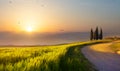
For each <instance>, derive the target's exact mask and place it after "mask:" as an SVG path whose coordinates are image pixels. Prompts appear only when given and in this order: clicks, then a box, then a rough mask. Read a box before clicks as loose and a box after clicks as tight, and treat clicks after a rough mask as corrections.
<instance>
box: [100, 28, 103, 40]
mask: <svg viewBox="0 0 120 71" xmlns="http://www.w3.org/2000/svg"><path fill="white" fill-rule="evenodd" d="M99 39H101V40H102V39H103V31H102V28H101V29H100V35H99Z"/></svg>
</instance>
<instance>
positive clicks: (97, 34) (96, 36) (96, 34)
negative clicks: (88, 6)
mask: <svg viewBox="0 0 120 71" xmlns="http://www.w3.org/2000/svg"><path fill="white" fill-rule="evenodd" d="M95 39H96V40H98V39H99V30H98V27H96V30H95Z"/></svg>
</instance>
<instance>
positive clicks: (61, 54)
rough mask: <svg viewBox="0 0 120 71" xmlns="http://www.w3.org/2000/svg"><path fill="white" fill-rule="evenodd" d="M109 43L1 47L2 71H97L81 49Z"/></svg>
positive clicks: (0, 64) (0, 66) (0, 60)
mask: <svg viewBox="0 0 120 71" xmlns="http://www.w3.org/2000/svg"><path fill="white" fill-rule="evenodd" d="M102 42H108V41H88V42H77V43H71V44H63V45H55V46H34V47H0V71H95V69H94V67H93V66H92V65H91V63H90V62H88V60H87V59H86V58H85V57H84V56H83V54H82V53H81V51H80V49H81V48H82V47H83V46H85V45H92V44H96V43H102Z"/></svg>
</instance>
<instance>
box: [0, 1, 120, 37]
mask: <svg viewBox="0 0 120 71" xmlns="http://www.w3.org/2000/svg"><path fill="white" fill-rule="evenodd" d="M96 26H98V27H101V28H103V31H104V33H111V34H112V35H113V34H120V32H119V27H120V0H0V34H2V35H3V33H7V34H11V33H14V34H15V33H18V34H23V33H24V34H26V33H29V32H32V34H34V33H37V34H38V33H46V32H47V33H61V32H64V33H65V32H66V33H68V32H89V31H90V29H91V28H93V29H95V27H96ZM29 34H31V33H29ZM1 38H3V37H1ZM4 38H5V37H4Z"/></svg>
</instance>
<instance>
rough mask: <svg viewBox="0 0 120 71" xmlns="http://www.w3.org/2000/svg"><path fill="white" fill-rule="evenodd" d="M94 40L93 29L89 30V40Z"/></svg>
mask: <svg viewBox="0 0 120 71" xmlns="http://www.w3.org/2000/svg"><path fill="white" fill-rule="evenodd" d="M93 39H94V33H93V29H92V28H91V32H90V40H93Z"/></svg>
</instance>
